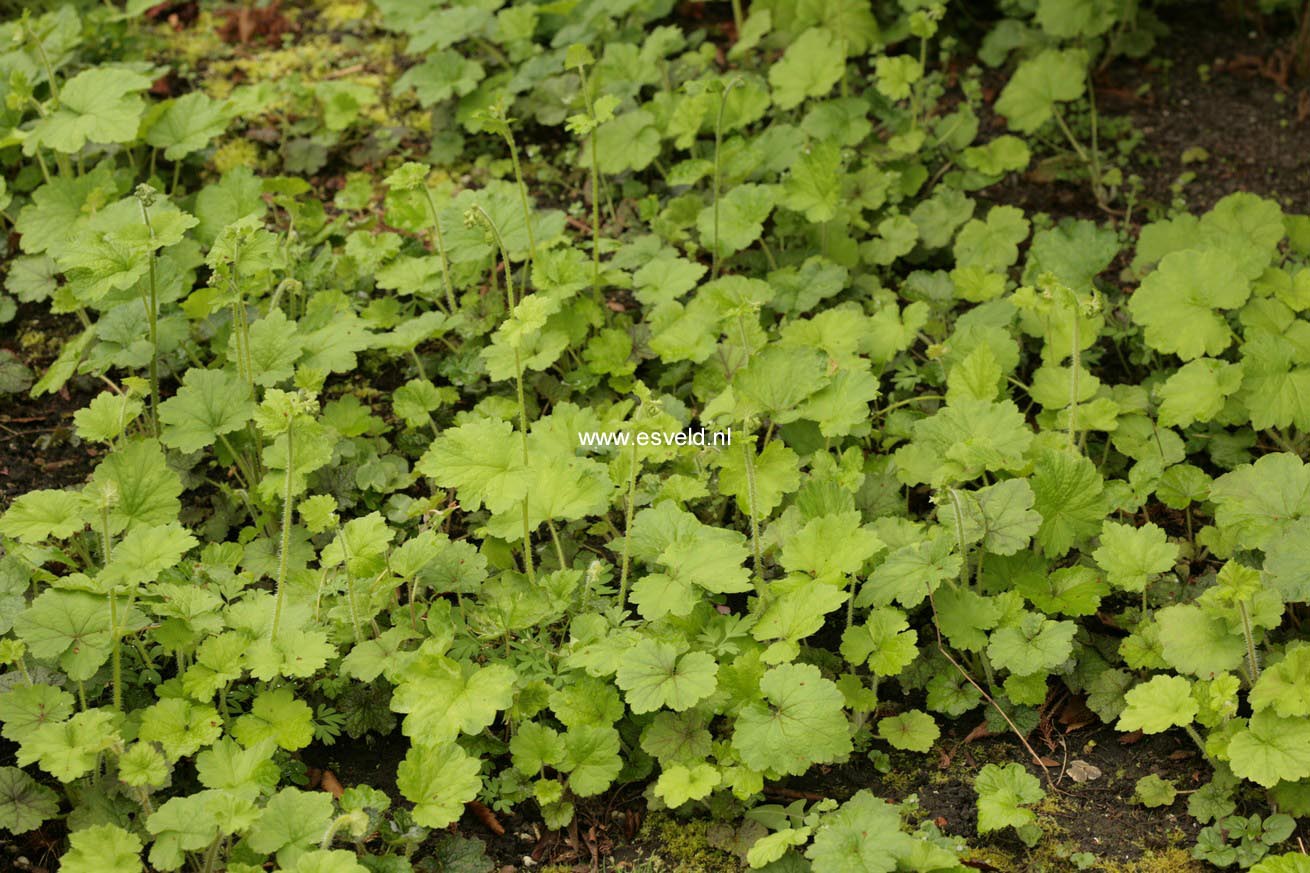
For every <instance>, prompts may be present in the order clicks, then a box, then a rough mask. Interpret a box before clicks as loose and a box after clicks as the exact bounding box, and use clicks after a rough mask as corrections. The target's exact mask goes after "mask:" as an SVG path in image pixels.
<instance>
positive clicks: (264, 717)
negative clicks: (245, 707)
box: [232, 688, 314, 752]
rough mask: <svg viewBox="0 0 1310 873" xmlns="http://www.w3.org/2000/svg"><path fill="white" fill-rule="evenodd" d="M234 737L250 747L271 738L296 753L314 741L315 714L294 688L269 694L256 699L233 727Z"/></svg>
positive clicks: (265, 693) (281, 689) (282, 689)
mask: <svg viewBox="0 0 1310 873" xmlns="http://www.w3.org/2000/svg"><path fill="white" fill-rule="evenodd" d="M232 736H234V737H236V739H237V741H238V742H240V743H241V745H243V746H245V747H246V748H252V747H254V746H256V745H258V744H259V743H261V742H263V741H264V740H269V739H271V740H273V741H275V742H276V743H277V744H278V745H279V746H281V747H282V748H284V749H286V750H287V751H289V752H294V751H295V750H297V749H303V748H304V747H305V746H308V745H309V744H310V742H311V741H312V740H313V739H314V711H313V710H312V709H311V708H310V706H309V704H308V703H305V702H304V701H303V700H297V699H296V696H295V694H294V693H293V692H292V691H291V689H290V688H277V689H274V690H272V691H265V692H263V693H262V694H260V695H259V696H258V697H256V698H255V702H254V703H253V704H251V706H250V712H249V713H247V714H246V715H243V716H241V717H240V718H238V719H237V720H236V722H235V723H234V724H233V725H232Z"/></svg>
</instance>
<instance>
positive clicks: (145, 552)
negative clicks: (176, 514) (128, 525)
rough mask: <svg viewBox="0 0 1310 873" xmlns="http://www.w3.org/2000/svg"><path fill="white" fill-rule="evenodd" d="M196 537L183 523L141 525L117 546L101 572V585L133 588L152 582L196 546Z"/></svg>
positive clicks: (128, 533)
mask: <svg viewBox="0 0 1310 873" xmlns="http://www.w3.org/2000/svg"><path fill="white" fill-rule="evenodd" d="M196 545H197V540H196V538H195V537H193V536H192V535H191V533H190V531H188V530H187V529H186V528H184V527H182V525H180V524H178V523H176V522H173V523H171V524H166V525H160V526H153V525H149V526H147V525H139V526H137V527H134V528H132V529H131V530H129V531H128V532H127V534H126V535H125V536H124V537H123V539H122V541H121V542H119V544H118V545H117V546H115V547H114V551H113V557H112V558H111V559H110V561H109V563H108V564H106V565H105V568H104V569H103V570H101V571H100V575H99V576H98V577H97V581H98V582H100V583H101V585H106V586H120V587H132V586H136V585H140V584H141V583H143V582H152V581H154V580H155V579H157V578H158V577H159V574H160V573H162V572H163V571H164V570H167V569H169V568H170V567H174V566H176V565H177V563H178V562H179V561H181V560H182V556H183V555H185V554H186V553H187V552H189V551H190V550H191V549H193V548H195V546H196Z"/></svg>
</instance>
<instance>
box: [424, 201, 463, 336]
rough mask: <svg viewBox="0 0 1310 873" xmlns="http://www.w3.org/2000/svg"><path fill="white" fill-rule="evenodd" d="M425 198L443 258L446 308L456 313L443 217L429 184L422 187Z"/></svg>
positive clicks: (442, 276) (442, 269) (442, 275)
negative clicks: (442, 228)
mask: <svg viewBox="0 0 1310 873" xmlns="http://www.w3.org/2000/svg"><path fill="white" fill-rule="evenodd" d="M422 188H423V196H424V197H425V198H427V201H428V211H429V212H431V213H432V229H433V230H434V231H436V236H437V253H438V254H439V255H440V256H441V281H442V283H443V284H444V285H445V288H446V308H447V309H449V310H450V311H451V312H452V313H453V312H454V311H455V285H454V283H453V282H452V281H451V278H450V256H449V255H448V254H447V253H446V235H445V234H444V233H442V232H441V217H440V216H439V215H438V214H437V204H436V201H434V200H433V199H432V192H431V191H429V190H428V185H427V182H424V183H423V185H422Z"/></svg>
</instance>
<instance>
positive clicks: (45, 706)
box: [0, 685, 74, 743]
mask: <svg viewBox="0 0 1310 873" xmlns="http://www.w3.org/2000/svg"><path fill="white" fill-rule="evenodd" d="M73 703H74V699H73V695H71V694H69V693H68V692H67V691H64V690H62V689H60V688H55V687H53V686H50V685H18V686H16V687H14V688H13V689H11V690H9V691H6V692H4V693H3V694H0V722H3V723H4V731H3V735H4V738H5V739H7V740H9V741H10V742H14V743H21V742H23V741H24V740H25V739H26V738H27V736H28V735H29V734H31V733H32V732H33V731H35V730H36V729H37V728H39V727H41V725H44V724H54V723H58V722H61V721H64V720H65V719H67V718H68V717H69V716H71V715H72V714H73Z"/></svg>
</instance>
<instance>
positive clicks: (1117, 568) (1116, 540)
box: [1092, 521, 1178, 591]
mask: <svg viewBox="0 0 1310 873" xmlns="http://www.w3.org/2000/svg"><path fill="white" fill-rule="evenodd" d="M1092 557H1093V558H1094V559H1095V560H1096V563H1097V564H1099V565H1100V566H1101V569H1103V570H1105V572H1106V576H1107V577H1108V578H1109V580H1110V584H1111V585H1115V586H1117V587H1119V588H1122V589H1124V590H1125V591H1143V590H1145V588H1146V583H1147V582H1148V581H1150V580H1151V578H1152V577H1154V576H1156V575H1158V574H1160V573H1164V572H1165V571H1167V570H1169V569H1170V568H1172V567H1173V565H1174V561H1176V560H1178V545H1177V544H1176V543H1171V542H1169V541H1168V539H1166V538H1165V533H1164V530H1163V529H1161V528H1160V527H1158V526H1156V525H1154V524H1151V523H1149V522H1148V523H1147V524H1144V525H1142V526H1141V527H1133V526H1132V525H1127V524H1119V523H1118V522H1113V521H1107V522H1106V523H1105V527H1103V528H1101V545H1100V547H1099V548H1097V550H1096V551H1095V552H1093V553H1092Z"/></svg>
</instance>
